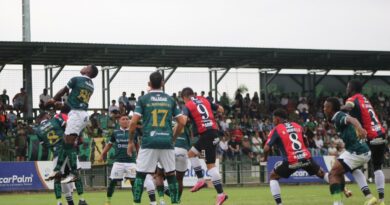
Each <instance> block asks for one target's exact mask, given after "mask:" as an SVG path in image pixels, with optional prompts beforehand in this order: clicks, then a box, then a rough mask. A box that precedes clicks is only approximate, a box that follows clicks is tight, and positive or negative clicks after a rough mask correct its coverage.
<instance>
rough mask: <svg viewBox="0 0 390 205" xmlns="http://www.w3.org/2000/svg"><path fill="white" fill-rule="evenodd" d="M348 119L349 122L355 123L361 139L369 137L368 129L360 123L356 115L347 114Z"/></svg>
mask: <svg viewBox="0 0 390 205" xmlns="http://www.w3.org/2000/svg"><path fill="white" fill-rule="evenodd" d="M346 121H347V123H349V124H351V125H353V127H354V128H355V129H356V132H357V133H356V134H357V135H358V137H359V138H360V139H364V138H366V137H367V131H366V130H365V129H363V127H362V125H361V124H360V122H359V121H358V120H357V119H356V118H354V117H351V116H347V117H346Z"/></svg>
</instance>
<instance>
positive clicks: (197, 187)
mask: <svg viewBox="0 0 390 205" xmlns="http://www.w3.org/2000/svg"><path fill="white" fill-rule="evenodd" d="M205 187H207V184H206V180H204V179H202V180H199V181H198V182H196V184H195V186H194V187H192V189H191V192H197V191H199V190H201V189H202V188H205Z"/></svg>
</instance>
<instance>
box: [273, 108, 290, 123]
mask: <svg viewBox="0 0 390 205" xmlns="http://www.w3.org/2000/svg"><path fill="white" fill-rule="evenodd" d="M273 114H274V116H275V117H280V118H282V119H283V120H286V119H287V112H286V110H285V109H282V108H278V109H276V110H275V111H274V113H273Z"/></svg>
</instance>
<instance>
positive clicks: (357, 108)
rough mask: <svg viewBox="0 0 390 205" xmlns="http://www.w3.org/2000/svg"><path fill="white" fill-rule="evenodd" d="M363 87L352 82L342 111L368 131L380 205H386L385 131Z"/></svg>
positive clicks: (358, 82)
mask: <svg viewBox="0 0 390 205" xmlns="http://www.w3.org/2000/svg"><path fill="white" fill-rule="evenodd" d="M362 89H363V85H362V83H361V82H360V81H358V80H351V81H349V82H348V85H347V95H348V97H349V98H348V99H347V101H346V103H345V105H344V106H343V107H342V108H341V109H342V110H346V111H349V114H350V115H351V116H352V117H354V118H356V119H358V120H359V122H360V124H362V126H363V128H364V129H365V130H366V131H367V144H368V146H369V148H370V150H371V161H372V164H373V167H374V175H375V184H376V187H377V190H378V195H379V202H380V205H382V204H384V197H385V176H384V174H383V171H382V164H383V162H384V157H385V150H386V142H387V141H386V134H385V132H386V131H385V129H384V127H383V126H382V124H381V122H380V121H379V119H378V116H377V115H376V113H375V111H374V108H373V107H372V105H371V103H370V101H369V100H368V99H367V98H366V97H365V96H364V95H363V94H361V92H362Z"/></svg>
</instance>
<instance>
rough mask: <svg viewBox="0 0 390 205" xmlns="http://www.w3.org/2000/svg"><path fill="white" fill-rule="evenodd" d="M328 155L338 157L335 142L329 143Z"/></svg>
mask: <svg viewBox="0 0 390 205" xmlns="http://www.w3.org/2000/svg"><path fill="white" fill-rule="evenodd" d="M328 155H330V156H338V153H337V147H336V143H335V142H331V144H330V146H329V148H328Z"/></svg>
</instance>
